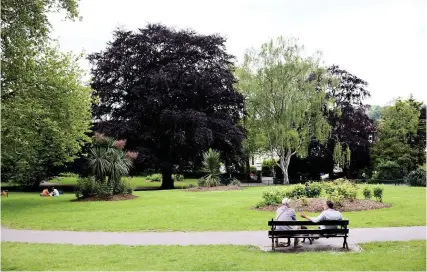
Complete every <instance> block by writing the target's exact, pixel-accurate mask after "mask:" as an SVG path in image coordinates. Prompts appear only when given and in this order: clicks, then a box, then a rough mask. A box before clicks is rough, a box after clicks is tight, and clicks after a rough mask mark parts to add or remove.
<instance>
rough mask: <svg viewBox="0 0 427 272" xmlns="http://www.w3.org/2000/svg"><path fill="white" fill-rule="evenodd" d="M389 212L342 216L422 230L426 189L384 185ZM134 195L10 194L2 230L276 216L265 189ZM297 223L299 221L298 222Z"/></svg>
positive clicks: (240, 221)
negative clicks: (93, 198)
mask: <svg viewBox="0 0 427 272" xmlns="http://www.w3.org/2000/svg"><path fill="white" fill-rule="evenodd" d="M384 188H385V189H384V202H386V203H390V204H392V205H393V206H392V207H391V208H385V209H379V210H371V211H360V212H346V213H343V216H344V218H345V219H349V220H350V228H373V227H399V226H425V224H426V201H425V199H426V188H419V187H406V186H384ZM266 189H268V188H265V187H256V188H253V187H252V188H244V189H243V190H237V191H216V192H189V191H186V190H168V191H140V192H134V194H135V195H137V196H138V198H136V199H133V200H125V201H109V202H72V201H71V200H73V199H75V196H74V195H73V194H65V195H61V196H60V197H48V198H43V197H40V196H39V195H38V193H10V194H9V197H8V198H2V207H1V210H2V213H1V220H2V225H3V226H7V227H10V228H16V229H44V230H82V231H125V232H131V231H208V230H216V231H220V230H223V231H225V230H267V228H268V227H267V221H268V220H270V219H271V218H273V217H274V216H275V213H274V212H265V211H258V210H255V209H254V208H253V207H254V205H255V204H256V203H257V202H258V201H259V200H260V199H261V195H262V192H263V190H266ZM299 219H301V218H299Z"/></svg>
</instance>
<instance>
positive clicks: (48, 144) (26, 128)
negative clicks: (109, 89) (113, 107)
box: [1, 47, 91, 185]
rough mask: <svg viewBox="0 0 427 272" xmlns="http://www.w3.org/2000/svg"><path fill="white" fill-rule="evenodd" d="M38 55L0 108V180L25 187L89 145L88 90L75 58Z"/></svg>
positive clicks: (55, 53)
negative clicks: (0, 157)
mask: <svg viewBox="0 0 427 272" xmlns="http://www.w3.org/2000/svg"><path fill="white" fill-rule="evenodd" d="M43 50H44V51H43V52H40V53H39V54H38V56H37V58H36V59H34V60H33V64H34V68H35V69H34V70H31V73H30V72H29V71H27V74H26V77H25V83H21V84H19V89H18V93H17V94H15V95H14V96H13V97H12V98H9V99H7V100H5V101H3V102H2V109H1V110H2V116H1V118H2V149H1V153H2V174H3V177H4V178H5V180H11V181H14V182H18V183H21V184H22V183H23V184H27V185H38V184H39V183H40V181H42V180H43V179H44V178H46V177H48V176H49V175H50V174H52V173H51V172H50V171H51V170H52V168H53V167H55V166H60V165H62V164H63V163H65V162H71V161H73V159H74V158H75V155H76V154H77V153H78V152H79V151H80V150H81V147H82V146H83V145H84V144H85V143H87V142H88V140H89V137H88V136H87V135H86V133H87V132H88V131H89V127H90V122H91V110H90V109H91V89H90V88H89V87H86V86H84V85H83V83H82V76H83V74H82V71H81V70H80V68H79V67H78V57H76V56H73V55H71V54H63V53H59V52H58V50H57V48H49V47H47V48H44V49H43Z"/></svg>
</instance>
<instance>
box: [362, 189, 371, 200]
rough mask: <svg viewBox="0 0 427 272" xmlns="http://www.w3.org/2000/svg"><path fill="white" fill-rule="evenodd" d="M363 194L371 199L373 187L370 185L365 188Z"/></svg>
mask: <svg viewBox="0 0 427 272" xmlns="http://www.w3.org/2000/svg"><path fill="white" fill-rule="evenodd" d="M363 196H364V197H365V199H371V197H372V190H371V188H369V187H365V188H363Z"/></svg>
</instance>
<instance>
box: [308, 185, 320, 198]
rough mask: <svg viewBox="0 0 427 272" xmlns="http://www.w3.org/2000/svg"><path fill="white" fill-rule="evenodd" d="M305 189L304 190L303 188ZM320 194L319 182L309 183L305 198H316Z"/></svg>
mask: <svg viewBox="0 0 427 272" xmlns="http://www.w3.org/2000/svg"><path fill="white" fill-rule="evenodd" d="M304 189H305V188H304ZM321 193H322V185H321V184H320V183H319V182H312V183H309V185H308V188H307V191H306V192H305V196H307V197H308V198H317V197H319V196H320V194H321Z"/></svg>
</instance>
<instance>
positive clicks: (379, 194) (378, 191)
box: [374, 186, 384, 202]
mask: <svg viewBox="0 0 427 272" xmlns="http://www.w3.org/2000/svg"><path fill="white" fill-rule="evenodd" d="M383 191H384V189H383V188H382V187H380V186H376V187H374V197H375V198H376V199H377V201H379V202H383Z"/></svg>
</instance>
